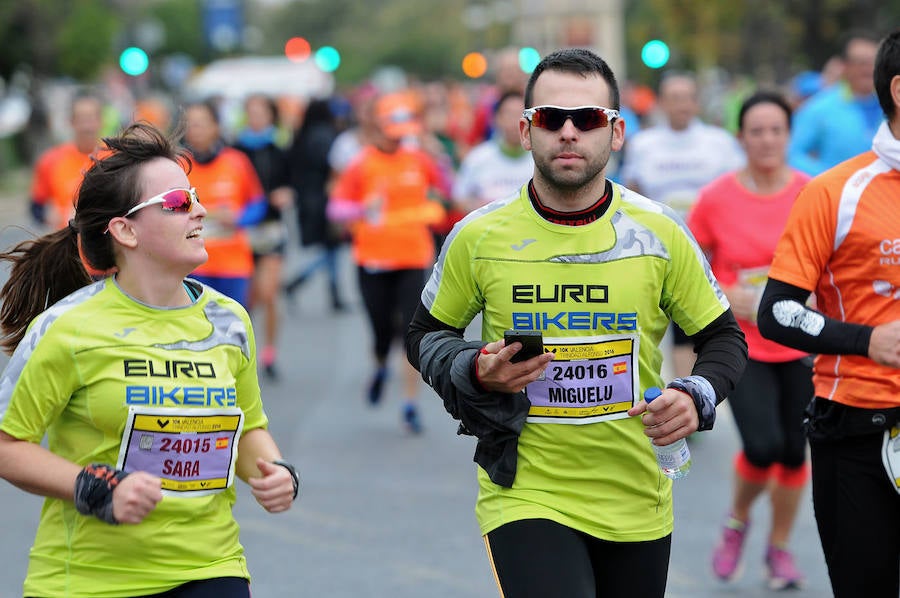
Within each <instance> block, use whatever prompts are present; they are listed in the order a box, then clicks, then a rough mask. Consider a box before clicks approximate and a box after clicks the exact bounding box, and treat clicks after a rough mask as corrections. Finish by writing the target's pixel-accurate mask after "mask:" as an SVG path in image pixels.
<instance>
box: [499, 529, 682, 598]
mask: <svg viewBox="0 0 900 598" xmlns="http://www.w3.org/2000/svg"><path fill="white" fill-rule="evenodd" d="M671 544H672V536H671V535H668V536H666V537H664V538H660V539H659V540H652V541H648V542H608V541H606V540H600V539H598V538H595V537H593V536H589V535H588V534H585V533H582V532H579V531H576V530H574V529H571V528H569V527H566V526H564V525H561V524H559V523H556V522H554V521H550V520H547V519H524V520H522V521H514V522H512V523H507V524H506V525H503V526H501V527H499V528H497V529H495V530H493V531H492V532H489V533H488V534H487V536H485V546H486V547H487V551H488V558H489V559H490V561H491V568H492V569H493V570H494V578H495V580H496V581H497V585H498V586H499V588H500V595H501V596H502V597H503V598H532V597H533V598H634V597H635V596H640V597H641V598H663V596H664V594H665V592H666V578H667V576H668V573H669V552H670V549H671Z"/></svg>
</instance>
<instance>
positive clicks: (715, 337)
mask: <svg viewBox="0 0 900 598" xmlns="http://www.w3.org/2000/svg"><path fill="white" fill-rule="evenodd" d="M691 340H692V341H693V343H694V350H695V351H696V352H697V361H696V362H695V363H694V369H693V370H692V371H691V375H693V376H702V377H703V378H705V379H706V380H707V381H708V382H709V383H710V385H712V387H713V390H715V393H716V397H715V404H716V405H718V404H719V403H721V402H722V401H724V400H725V398H726V397H727V396H728V395H729V394H730V393H731V391H732V390H734V387H735V385H736V384H737V382H738V380H740V378H741V375H742V374H743V372H744V367H745V366H746V365H747V341H746V340H745V339H744V333H743V332H742V331H741V327H740V326H739V325H738V323H737V320H735V319H734V314H733V313H732V311H731V310H730V309H729V310H727V311H725V312H724V313H723V314H722V315H720V316H719V317H718V318H716V319H715V320H713V321H712V322H711V323H710V324H709V325H708V326H707V327H706V328H704V329H703V330H701V331H700V332H698V333H697V334H695V335H694V336H692V337H691Z"/></svg>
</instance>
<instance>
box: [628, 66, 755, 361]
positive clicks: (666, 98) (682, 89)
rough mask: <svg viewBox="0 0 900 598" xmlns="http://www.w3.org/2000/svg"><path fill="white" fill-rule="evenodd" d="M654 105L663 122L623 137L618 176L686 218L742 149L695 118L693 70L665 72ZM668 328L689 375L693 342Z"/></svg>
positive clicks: (740, 160) (738, 161)
mask: <svg viewBox="0 0 900 598" xmlns="http://www.w3.org/2000/svg"><path fill="white" fill-rule="evenodd" d="M659 108H660V110H661V111H662V113H663V115H664V116H665V122H664V123H662V124H659V125H656V126H653V127H650V128H647V129H643V130H641V131H640V132H639V133H637V134H636V135H635V136H634V137H632V138H631V139H630V140H629V141H628V151H627V152H626V154H625V158H624V162H623V164H622V170H621V174H620V176H621V178H622V180H623V181H624V184H625V186H626V187H628V188H630V189H633V190H634V191H637V192H638V193H641V194H642V195H645V196H647V197H649V198H650V199H652V200H655V201H659V202H662V203H664V204H667V205H668V206H669V207H671V208H672V209H674V210H675V211H676V212H677V213H678V215H679V216H681V217H682V218H686V217H687V213H688V212H689V211H690V209H691V207H692V206H693V205H694V201H696V199H697V194H698V193H699V192H700V189H701V188H702V187H703V186H704V185H706V184H707V183H709V182H710V181H712V180H713V179H714V178H716V177H717V176H720V175H722V174H725V173H726V172H730V171H733V170H737V169H738V168H741V167H743V165H744V151H743V150H742V149H741V146H740V145H739V144H738V142H737V140H736V139H735V138H734V137H733V136H732V135H731V134H730V133H729V132H728V131H726V130H724V129H722V128H719V127H716V126H713V125H708V124H706V123H703V122H702V121H701V120H700V119H699V118H698V115H699V114H700V103H699V101H698V93H697V82H696V80H695V79H694V77H693V76H692V75H690V74H687V73H677V72H675V73H667V74H666V75H665V76H664V77H663V80H662V82H661V83H660V85H659ZM672 332H673V343H674V347H673V349H672V354H671V359H672V366H673V368H674V371H675V372H674V373H675V376H676V377H684V376H689V375H690V374H691V369H692V366H693V363H694V358H695V357H694V347H693V345H692V343H691V342H690V339H688V337H687V335H685V334H684V332H683V331H682V330H681V328H679V327H678V326H677V325H673V328H672Z"/></svg>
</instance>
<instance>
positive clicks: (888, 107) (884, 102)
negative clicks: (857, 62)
mask: <svg viewBox="0 0 900 598" xmlns="http://www.w3.org/2000/svg"><path fill="white" fill-rule="evenodd" d="M897 75H900V29H897V30H896V31H894V32H893V33H891V34H889V35H888V36H887V37H885V38H884V39H883V40H882V42H881V45H880V46H879V47H878V55H877V56H876V57H875V93H876V94H877V95H878V103H879V104H881V110H882V111H883V112H884V115H885V116H886V117H887V119H888V120H892V119H893V118H894V117H895V116H896V115H897V107H896V106H895V105H894V98H893V96H891V79H893V78H894V77H896V76H897Z"/></svg>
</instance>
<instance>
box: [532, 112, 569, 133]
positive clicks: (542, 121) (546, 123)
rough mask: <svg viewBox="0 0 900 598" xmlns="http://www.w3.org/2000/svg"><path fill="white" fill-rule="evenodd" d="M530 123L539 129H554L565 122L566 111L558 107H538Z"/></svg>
mask: <svg viewBox="0 0 900 598" xmlns="http://www.w3.org/2000/svg"><path fill="white" fill-rule="evenodd" d="M531 123H532V124H533V125H534V126H536V127H540V128H541V129H547V130H548V131H556V130H557V129H559V128H561V127H562V126H563V125H564V124H566V112H565V110H560V109H559V108H538V109H537V110H536V111H535V113H534V116H533V117H532V120H531Z"/></svg>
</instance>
